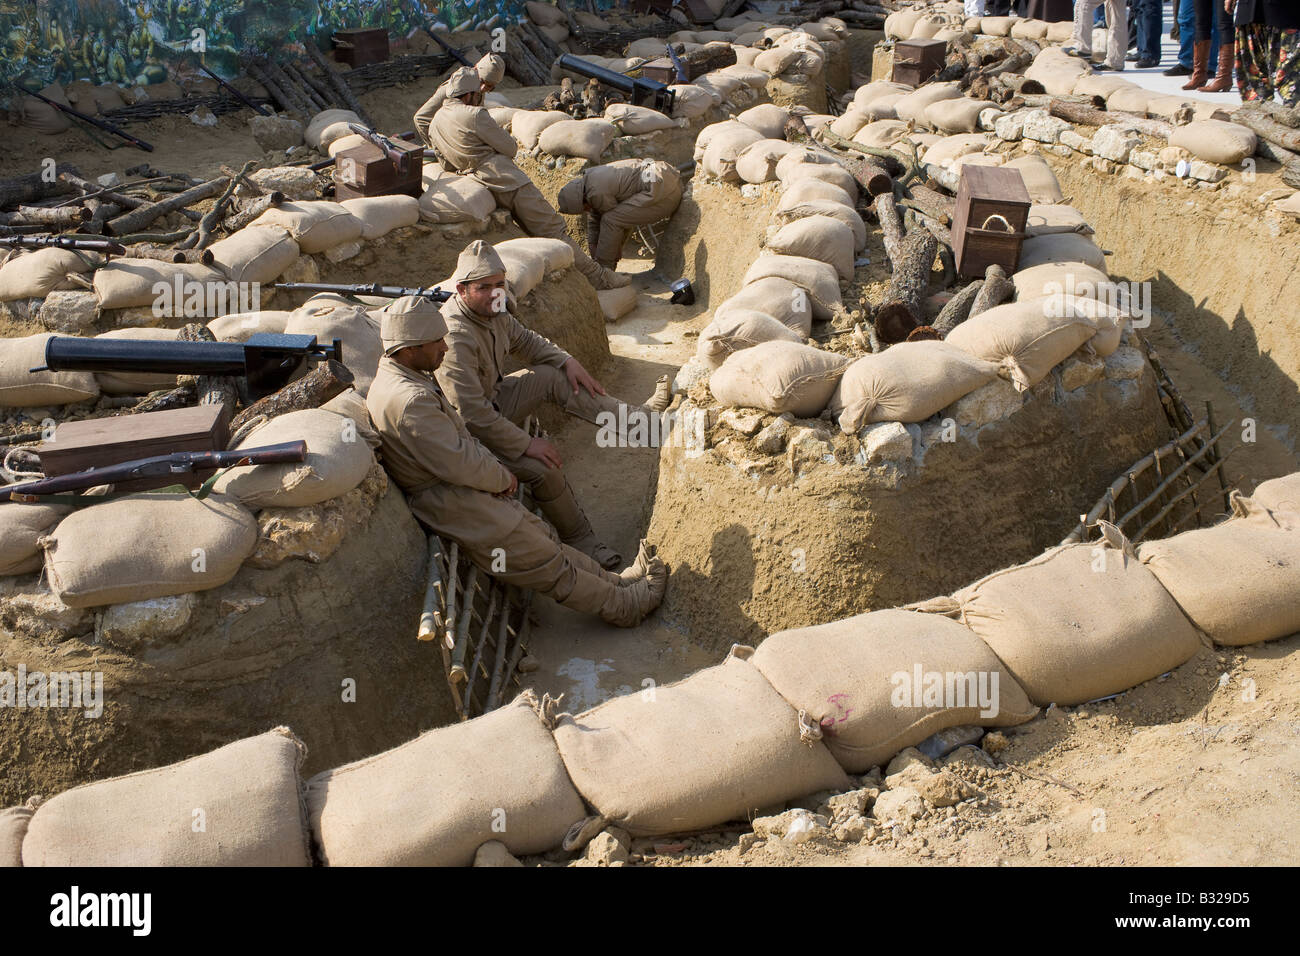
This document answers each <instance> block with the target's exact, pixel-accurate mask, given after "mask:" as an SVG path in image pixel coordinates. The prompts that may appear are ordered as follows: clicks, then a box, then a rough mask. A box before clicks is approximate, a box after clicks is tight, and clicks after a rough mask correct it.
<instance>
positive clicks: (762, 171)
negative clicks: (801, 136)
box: [736, 139, 797, 183]
mask: <svg viewBox="0 0 1300 956" xmlns="http://www.w3.org/2000/svg"><path fill="white" fill-rule="evenodd" d="M796 148H797V147H796V146H795V145H794V144H793V143H787V142H786V141H785V140H780V139H760V140H759V141H758V142H756V143H750V144H749V145H748V146H746V147H745V148H744V149H742V150H741V151H740V152H739V153H737V154H736V175H737V176H739V177H740V178H741V179H742V180H743V181H744V182H747V183H767V182H771V181H772V180H774V179H776V178H777V177H776V166H777V163H779V162H780V161H781V158H782V157H783V156H785V155H786V153H788V152H790V151H791V150H792V149H796Z"/></svg>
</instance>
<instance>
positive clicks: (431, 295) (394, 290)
mask: <svg viewBox="0 0 1300 956" xmlns="http://www.w3.org/2000/svg"><path fill="white" fill-rule="evenodd" d="M275 288H277V289H286V290H288V291H291V292H294V291H296V292H333V293H334V294H336V295H373V296H375V297H376V298H381V299H400V298H402V297H404V296H408V295H419V296H424V297H425V298H426V299H432V300H433V301H434V302H446V301H447V300H448V299H450V298H451V296H452V294H451V293H450V292H444V291H443V290H442V289H439V288H436V287H435V288H431V289H408V288H404V287H402V286H398V285H380V284H379V283H377V282H373V283H364V282H362V283H357V284H355V285H333V284H331V283H328V282H277V283H276V284H275Z"/></svg>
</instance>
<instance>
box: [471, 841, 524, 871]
mask: <svg viewBox="0 0 1300 956" xmlns="http://www.w3.org/2000/svg"><path fill="white" fill-rule="evenodd" d="M474 865H475V866H523V864H522V863H520V862H519V861H518V860H517V859H515V857H514V855H513V854H512V853H511V852H510V851H509V850H508V849H506V845H505V844H504V843H501V842H500V841H498V840H488V841H487V842H486V843H484V844H483V845H482V846H481V847H479V848H478V852H476V853H475V854H474Z"/></svg>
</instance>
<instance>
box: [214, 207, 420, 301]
mask: <svg viewBox="0 0 1300 956" xmlns="http://www.w3.org/2000/svg"><path fill="white" fill-rule="evenodd" d="M402 198H405V199H409V198H410V197H409V196H406V197H402ZM411 202H415V200H414V199H412V200H411ZM209 248H210V249H211V250H212V260H213V263H212V264H213V265H215V266H216V267H217V268H218V269H220V270H221V271H222V272H224V273H225V274H226V277H227V278H229V279H232V280H234V281H235V282H271V281H273V280H274V279H275V278H276V277H277V276H279V275H280V274H281V273H283V272H284V270H285V269H287V268H289V266H291V265H293V264H294V263H295V262H296V261H297V260H298V243H296V242H295V241H294V239H293V237H292V236H291V235H289V231H288V230H287V229H285V228H284V227H283V226H246V227H245V228H243V229H240V230H239V231H238V232H236V233H235V234H234V235H232V236H227V237H226V238H225V239H219V240H217V241H216V242H214V243H213V244H212V245H211V246H210V247H209Z"/></svg>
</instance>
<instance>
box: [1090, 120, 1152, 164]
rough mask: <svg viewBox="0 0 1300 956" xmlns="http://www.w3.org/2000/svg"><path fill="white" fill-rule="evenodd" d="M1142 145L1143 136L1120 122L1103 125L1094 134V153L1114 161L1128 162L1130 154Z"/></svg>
mask: <svg viewBox="0 0 1300 956" xmlns="http://www.w3.org/2000/svg"><path fill="white" fill-rule="evenodd" d="M1141 145H1142V138H1141V137H1140V136H1138V135H1137V133H1135V132H1133V131H1132V130H1130V129H1125V128H1124V127H1123V126H1121V125H1119V124H1111V125H1107V126H1102V127H1101V128H1099V129H1098V130H1097V132H1095V133H1093V134H1092V154H1093V155H1094V156H1101V157H1102V158H1103V159H1109V160H1110V161H1111V162H1112V163H1127V162H1128V158H1129V155H1130V154H1131V153H1132V152H1133V150H1134V149H1136V148H1137V147H1138V146H1141Z"/></svg>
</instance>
